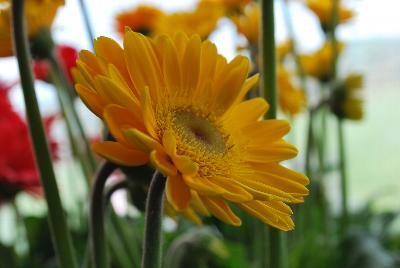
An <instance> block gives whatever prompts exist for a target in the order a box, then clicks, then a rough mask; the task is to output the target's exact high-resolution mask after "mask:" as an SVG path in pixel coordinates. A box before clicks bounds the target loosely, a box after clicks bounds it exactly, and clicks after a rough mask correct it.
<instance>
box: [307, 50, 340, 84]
mask: <svg viewBox="0 0 400 268" xmlns="http://www.w3.org/2000/svg"><path fill="white" fill-rule="evenodd" d="M336 47H337V49H336V50H337V53H338V54H340V53H341V52H342V50H343V48H344V43H342V42H338V43H337V46H336ZM333 57H334V55H333V50H332V43H331V42H326V43H325V44H324V45H323V46H322V47H321V48H320V49H318V50H317V51H316V52H314V53H313V54H309V55H303V56H301V58H300V59H301V62H302V65H303V68H304V73H305V74H307V75H310V76H313V77H315V78H317V79H319V80H320V81H322V82H326V81H329V80H330V75H331V67H332V60H333Z"/></svg>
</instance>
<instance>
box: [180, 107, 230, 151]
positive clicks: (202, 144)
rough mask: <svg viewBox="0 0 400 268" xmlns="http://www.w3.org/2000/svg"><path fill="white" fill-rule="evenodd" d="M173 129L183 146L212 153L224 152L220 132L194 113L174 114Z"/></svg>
mask: <svg viewBox="0 0 400 268" xmlns="http://www.w3.org/2000/svg"><path fill="white" fill-rule="evenodd" d="M173 129H174V131H175V133H177V134H178V135H179V136H180V138H181V139H182V141H183V142H184V143H185V144H188V145H191V146H192V147H195V148H197V149H200V150H206V151H208V152H212V153H217V154H223V153H224V152H225V139H224V136H223V135H222V134H221V132H220V130H219V129H218V128H217V127H216V126H215V125H214V124H213V123H212V122H210V121H209V120H208V119H207V118H204V117H202V116H200V115H198V114H196V113H193V112H190V111H177V112H175V116H174V119H173Z"/></svg>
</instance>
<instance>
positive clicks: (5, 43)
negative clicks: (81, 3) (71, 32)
mask: <svg viewBox="0 0 400 268" xmlns="http://www.w3.org/2000/svg"><path fill="white" fill-rule="evenodd" d="M25 2H26V7H25V19H26V25H27V33H28V37H29V38H33V37H34V36H35V35H36V34H37V33H38V32H40V31H41V30H43V29H49V28H50V27H51V24H52V23H53V20H54V17H55V16H56V13H57V10H58V8H59V7H60V6H62V5H64V1H63V0H27V1H25ZM10 3H11V1H10V0H6V1H2V3H1V6H0V57H8V56H12V55H13V54H14V53H13V46H12V41H11V40H12V36H11V33H12V29H11V5H10Z"/></svg>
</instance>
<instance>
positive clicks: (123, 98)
mask: <svg viewBox="0 0 400 268" xmlns="http://www.w3.org/2000/svg"><path fill="white" fill-rule="evenodd" d="M94 46H95V53H91V52H89V51H86V50H84V51H82V52H81V53H80V55H79V60H78V61H77V66H78V67H77V69H75V70H74V76H75V79H76V81H77V84H76V90H77V92H78V94H79V96H80V97H81V99H82V100H83V102H84V103H85V104H86V105H87V106H88V107H89V109H91V111H93V112H94V113H95V114H96V115H98V116H99V117H100V118H101V119H103V120H104V121H105V123H106V124H107V126H108V128H109V130H110V132H111V134H112V136H113V137H114V138H115V140H116V141H115V142H114V141H104V142H100V143H95V144H94V145H93V149H94V150H95V151H96V152H97V153H98V154H99V155H101V156H103V157H104V158H106V159H108V160H110V161H113V162H116V163H119V164H122V165H143V164H147V163H151V165H152V166H153V167H155V168H156V169H158V170H159V171H161V172H162V173H163V174H164V175H165V176H166V177H167V182H166V198H167V200H168V202H169V203H170V204H171V205H172V207H173V208H174V209H175V210H177V211H183V212H187V213H192V214H193V213H200V214H202V215H209V214H212V215H214V216H215V217H217V218H219V219H220V220H222V221H224V222H226V223H229V224H233V225H236V226H238V225H240V224H241V220H240V219H239V218H238V217H237V216H236V215H235V214H234V213H233V211H232V210H231V209H230V207H229V205H228V201H229V202H231V203H233V204H236V205H237V206H238V207H240V208H242V209H244V210H246V211H247V212H249V213H251V214H253V215H254V216H256V217H258V218H260V219H261V220H262V221H264V222H265V223H267V224H270V225H272V226H275V227H277V228H280V229H282V230H291V229H293V227H294V224H293V221H292V220H291V218H290V216H291V214H292V211H291V209H290V207H289V206H288V205H287V204H286V203H300V202H303V200H304V197H305V196H307V195H308V190H307V188H306V187H305V185H306V184H307V183H308V178H307V177H306V176H304V175H303V174H301V173H298V172H295V171H292V170H290V169H288V168H286V167H283V166H281V165H280V164H279V162H280V161H283V160H286V159H290V158H293V157H295V156H296V155H297V149H296V148H295V147H294V146H292V145H290V144H288V143H286V142H285V141H284V140H283V139H282V137H283V136H284V135H285V134H286V133H287V132H288V131H289V128H290V126H289V123H288V122H287V121H283V120H267V121H260V120H259V118H260V117H261V116H262V115H263V114H264V113H265V112H266V111H267V109H268V104H267V103H266V101H265V100H264V99H262V98H256V99H252V100H247V101H243V98H244V96H245V95H246V93H247V92H248V91H249V90H250V89H251V87H252V86H253V85H254V84H255V83H256V81H257V79H258V76H257V75H256V76H253V77H251V78H248V79H247V75H248V71H249V61H248V59H247V58H246V57H243V56H237V57H236V58H235V59H233V60H232V61H231V62H227V61H226V59H225V58H224V57H223V56H221V55H219V54H218V53H217V49H216V46H215V45H214V44H212V43H211V42H209V41H204V42H201V40H200V37H199V36H198V35H193V36H192V37H190V38H188V37H187V36H186V35H185V34H183V33H178V34H176V35H175V36H174V37H173V38H170V37H168V36H166V35H161V36H158V37H157V38H155V39H150V38H147V37H145V36H143V35H141V34H139V33H135V32H132V31H127V32H126V33H125V36H124V42H123V48H121V47H120V46H119V45H118V44H117V43H116V42H115V41H113V40H112V39H109V38H107V37H100V38H98V39H96V40H95V43H94ZM110 51H112V53H110ZM188 208H190V210H189V211H188Z"/></svg>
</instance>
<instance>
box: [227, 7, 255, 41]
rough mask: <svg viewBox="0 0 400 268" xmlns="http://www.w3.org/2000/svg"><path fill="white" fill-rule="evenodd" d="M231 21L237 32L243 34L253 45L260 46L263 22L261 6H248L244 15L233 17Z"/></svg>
mask: <svg viewBox="0 0 400 268" xmlns="http://www.w3.org/2000/svg"><path fill="white" fill-rule="evenodd" d="M231 20H232V21H233V23H234V24H235V25H236V30H237V31H238V32H239V33H241V34H243V35H244V36H245V37H246V38H247V40H248V42H249V43H250V44H251V45H255V46H256V45H258V40H259V38H260V20H261V10H260V6H259V4H257V3H252V4H249V5H247V6H246V7H245V8H244V12H243V13H242V14H239V15H235V16H232V17H231Z"/></svg>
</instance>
